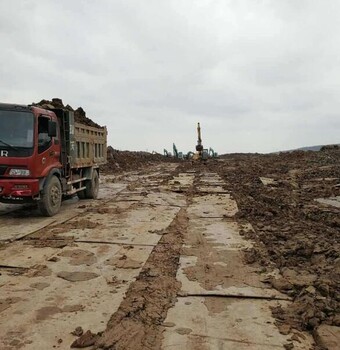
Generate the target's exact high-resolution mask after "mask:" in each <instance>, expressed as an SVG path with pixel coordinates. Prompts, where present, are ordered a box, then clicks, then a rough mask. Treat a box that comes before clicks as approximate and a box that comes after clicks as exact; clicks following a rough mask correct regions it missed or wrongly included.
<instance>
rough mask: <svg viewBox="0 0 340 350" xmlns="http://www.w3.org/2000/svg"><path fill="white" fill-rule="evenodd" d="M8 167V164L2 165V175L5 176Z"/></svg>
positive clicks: (0, 170)
mask: <svg viewBox="0 0 340 350" xmlns="http://www.w3.org/2000/svg"><path fill="white" fill-rule="evenodd" d="M7 168H8V165H0V176H3V175H4V174H5V172H6V170H7Z"/></svg>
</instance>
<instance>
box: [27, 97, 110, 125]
mask: <svg viewBox="0 0 340 350" xmlns="http://www.w3.org/2000/svg"><path fill="white" fill-rule="evenodd" d="M32 106H36V107H41V108H44V109H55V108H58V109H66V110H68V111H73V112H74V121H75V122H76V123H81V124H85V125H87V126H92V127H94V128H103V127H102V126H100V125H99V124H97V123H95V122H94V121H93V120H91V119H90V118H88V117H86V112H85V111H84V110H83V108H82V107H78V108H77V109H76V110H74V109H73V108H72V107H71V106H70V105H66V106H64V104H63V101H62V99H60V98H52V101H49V100H41V101H40V102H37V103H34V102H33V103H32Z"/></svg>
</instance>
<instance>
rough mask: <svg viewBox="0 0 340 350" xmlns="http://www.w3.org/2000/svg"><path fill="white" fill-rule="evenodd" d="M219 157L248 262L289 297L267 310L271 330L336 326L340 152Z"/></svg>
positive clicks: (339, 322)
mask: <svg viewBox="0 0 340 350" xmlns="http://www.w3.org/2000/svg"><path fill="white" fill-rule="evenodd" d="M224 158H226V159H227V162H225V165H221V166H220V168H219V172H220V174H221V175H222V176H223V177H224V179H225V181H226V183H227V185H228V188H229V189H230V188H231V189H232V190H233V196H234V197H235V199H236V201H237V203H238V206H239V209H240V211H239V213H238V218H239V220H240V222H242V221H243V220H244V221H248V222H250V223H251V224H252V226H253V228H254V230H255V231H254V232H245V233H244V234H245V235H246V236H247V237H249V238H250V239H252V240H253V241H255V242H256V246H255V248H253V249H252V251H251V252H248V253H249V257H250V259H249V262H250V263H254V262H255V263H258V264H260V265H262V266H263V267H264V271H265V272H269V271H273V270H276V271H277V272H278V273H279V275H278V276H277V277H275V278H274V277H273V278H271V279H269V280H268V282H269V283H271V284H272V286H273V287H274V288H276V289H278V290H280V291H281V292H284V293H286V294H288V295H290V296H291V297H293V300H294V301H293V303H292V304H291V305H290V306H288V307H287V308H285V309H283V308H281V307H280V308H277V309H274V310H273V313H274V315H275V316H276V317H277V320H278V323H279V325H288V326H289V327H292V328H296V329H303V330H310V331H313V330H314V331H315V330H316V329H317V328H318V327H319V326H320V324H328V325H332V326H340V297H339V291H340V200H339V199H340V197H339V198H338V196H340V150H339V149H338V148H337V147H334V148H328V149H327V150H324V151H323V152H301V151H296V152H291V153H281V154H271V155H254V154H253V155H230V156H224ZM337 203H338V204H337Z"/></svg>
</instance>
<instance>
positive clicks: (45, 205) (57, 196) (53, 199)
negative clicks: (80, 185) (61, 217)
mask: <svg viewBox="0 0 340 350" xmlns="http://www.w3.org/2000/svg"><path fill="white" fill-rule="evenodd" d="M61 197H62V192H61V184H60V181H59V179H58V178H57V177H56V176H52V177H51V178H50V179H48V180H47V182H46V184H45V186H44V189H43V193H42V196H41V199H40V201H39V209H40V211H41V213H42V214H43V215H44V216H53V215H55V214H57V213H58V211H59V209H60V205H61Z"/></svg>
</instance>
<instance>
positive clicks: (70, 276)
mask: <svg viewBox="0 0 340 350" xmlns="http://www.w3.org/2000/svg"><path fill="white" fill-rule="evenodd" d="M57 276H58V277H60V278H62V279H64V280H66V281H69V282H80V281H89V280H92V279H94V278H97V277H99V275H98V274H97V273H94V272H79V271H73V272H68V271H61V272H59V273H58V274H57Z"/></svg>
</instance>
